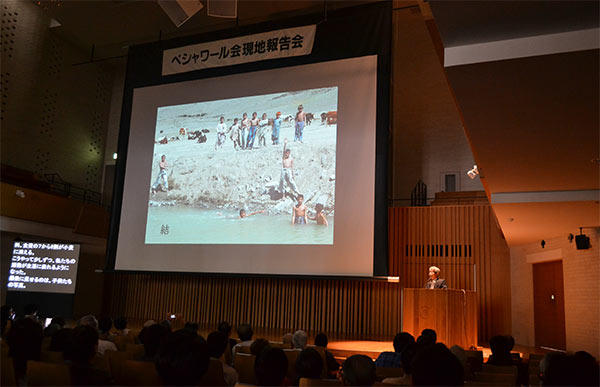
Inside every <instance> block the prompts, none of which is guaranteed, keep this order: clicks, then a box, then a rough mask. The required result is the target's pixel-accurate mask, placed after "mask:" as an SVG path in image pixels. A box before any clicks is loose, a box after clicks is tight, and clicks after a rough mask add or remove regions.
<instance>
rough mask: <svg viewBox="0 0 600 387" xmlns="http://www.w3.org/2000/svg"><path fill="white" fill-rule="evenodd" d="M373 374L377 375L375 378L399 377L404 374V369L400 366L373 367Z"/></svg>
mask: <svg viewBox="0 0 600 387" xmlns="http://www.w3.org/2000/svg"><path fill="white" fill-rule="evenodd" d="M375 375H377V380H383V379H385V378H399V377H401V376H404V370H403V369H402V368H390V367H377V368H375Z"/></svg>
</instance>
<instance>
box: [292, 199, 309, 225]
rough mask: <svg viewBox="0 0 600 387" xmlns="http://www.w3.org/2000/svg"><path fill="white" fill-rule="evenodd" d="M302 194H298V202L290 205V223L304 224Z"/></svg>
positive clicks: (304, 213) (304, 209) (304, 214)
mask: <svg viewBox="0 0 600 387" xmlns="http://www.w3.org/2000/svg"><path fill="white" fill-rule="evenodd" d="M303 202H304V195H302V194H298V204H296V205H295V206H293V207H292V224H306V206H305V205H304V203H303Z"/></svg>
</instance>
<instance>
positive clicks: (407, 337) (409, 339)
mask: <svg viewBox="0 0 600 387" xmlns="http://www.w3.org/2000/svg"><path fill="white" fill-rule="evenodd" d="M414 342H415V338H414V337H413V335H411V334H410V333H407V332H401V333H398V334H397V335H396V336H395V337H394V352H389V351H386V352H382V353H381V354H380V355H379V356H378V357H377V360H375V366H377V367H388V368H401V367H402V351H403V350H404V348H406V347H407V346H408V345H410V344H414Z"/></svg>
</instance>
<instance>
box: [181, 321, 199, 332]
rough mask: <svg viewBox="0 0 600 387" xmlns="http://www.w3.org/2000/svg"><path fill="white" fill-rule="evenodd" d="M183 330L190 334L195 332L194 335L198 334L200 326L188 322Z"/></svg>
mask: <svg viewBox="0 0 600 387" xmlns="http://www.w3.org/2000/svg"><path fill="white" fill-rule="evenodd" d="M183 329H187V330H189V331H190V332H196V333H198V329H200V325H198V323H195V322H191V321H188V322H186V323H185V325H184V326H183Z"/></svg>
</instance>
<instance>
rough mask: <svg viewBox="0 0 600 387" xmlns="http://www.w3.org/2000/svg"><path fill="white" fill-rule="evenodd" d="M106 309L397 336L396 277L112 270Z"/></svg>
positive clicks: (150, 316)
mask: <svg viewBox="0 0 600 387" xmlns="http://www.w3.org/2000/svg"><path fill="white" fill-rule="evenodd" d="M107 285H108V286H106V288H107V292H106V293H105V301H106V304H105V308H106V309H105V312H106V313H107V314H110V315H112V316H117V315H124V316H127V317H128V318H131V319H141V320H146V319H155V320H162V319H165V318H166V316H167V314H169V313H181V314H182V315H183V318H184V319H185V320H186V321H197V322H199V323H201V324H214V325H215V326H216V324H217V323H218V322H219V321H223V320H226V321H229V322H230V323H232V324H239V323H244V322H247V323H249V324H251V325H252V326H254V327H263V328H278V329H287V330H290V331H294V330H296V329H304V330H307V331H324V332H335V333H337V334H348V335H350V336H353V337H361V338H368V337H371V338H378V337H387V338H389V336H393V335H395V334H396V333H397V332H398V330H399V328H400V320H399V317H400V312H399V303H400V291H399V287H398V283H390V282H386V281H381V280H359V279H355V280H351V279H322V280H321V279H290V278H285V279H283V278H239V277H217V276H215V277H199V276H181V275H161V274H113V275H111V276H110V278H109V280H108V284H107Z"/></svg>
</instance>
